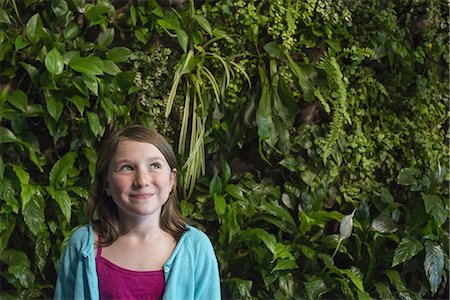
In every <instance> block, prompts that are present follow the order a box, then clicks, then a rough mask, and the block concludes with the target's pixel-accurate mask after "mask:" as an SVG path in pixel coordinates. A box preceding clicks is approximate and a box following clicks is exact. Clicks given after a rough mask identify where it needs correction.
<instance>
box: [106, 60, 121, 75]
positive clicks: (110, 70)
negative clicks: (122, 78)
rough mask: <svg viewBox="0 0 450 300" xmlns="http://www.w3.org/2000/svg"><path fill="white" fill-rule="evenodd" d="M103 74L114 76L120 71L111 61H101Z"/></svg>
mask: <svg viewBox="0 0 450 300" xmlns="http://www.w3.org/2000/svg"><path fill="white" fill-rule="evenodd" d="M103 72H105V73H106V74H109V75H113V76H114V75H117V74H118V73H120V72H121V70H120V68H119V67H118V66H117V65H116V64H115V63H114V62H113V61H111V60H103Z"/></svg>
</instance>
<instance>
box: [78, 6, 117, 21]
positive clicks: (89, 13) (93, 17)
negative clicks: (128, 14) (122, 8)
mask: <svg viewBox="0 0 450 300" xmlns="http://www.w3.org/2000/svg"><path fill="white" fill-rule="evenodd" d="M84 11H85V16H86V18H87V19H88V20H89V24H90V25H91V26H94V25H99V24H103V25H106V23H107V22H108V17H109V16H111V15H112V14H114V6H113V5H112V4H111V3H109V2H99V3H97V4H91V3H88V4H86V6H85V7H84Z"/></svg>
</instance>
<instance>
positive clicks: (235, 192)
mask: <svg viewBox="0 0 450 300" xmlns="http://www.w3.org/2000/svg"><path fill="white" fill-rule="evenodd" d="M225 190H226V191H227V193H228V194H230V196H231V197H233V198H234V199H239V200H244V193H243V192H242V188H241V187H240V186H239V185H236V184H229V185H227V187H226V188H225Z"/></svg>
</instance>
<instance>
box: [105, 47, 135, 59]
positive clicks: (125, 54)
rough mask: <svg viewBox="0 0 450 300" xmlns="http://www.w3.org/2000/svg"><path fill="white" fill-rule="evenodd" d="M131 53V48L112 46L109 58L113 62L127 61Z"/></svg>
mask: <svg viewBox="0 0 450 300" xmlns="http://www.w3.org/2000/svg"><path fill="white" fill-rule="evenodd" d="M130 55H131V50H130V49H128V48H125V47H116V48H112V49H111V50H110V51H109V52H108V55H107V58H108V59H109V60H111V61H113V62H124V61H127V60H128V58H129V57H130Z"/></svg>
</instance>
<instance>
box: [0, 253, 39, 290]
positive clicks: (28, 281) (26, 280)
mask: <svg viewBox="0 0 450 300" xmlns="http://www.w3.org/2000/svg"><path fill="white" fill-rule="evenodd" d="M0 261H2V262H3V263H5V264H6V265H7V266H8V273H10V274H11V275H12V276H13V277H14V278H15V279H16V280H17V281H19V283H20V285H19V286H20V287H21V288H32V287H33V286H34V281H35V277H34V274H33V273H32V272H31V270H30V267H31V263H30V260H29V259H28V256H27V255H26V253H25V252H23V251H18V250H13V249H5V250H4V251H2V252H1V254H0ZM2 273H3V271H2Z"/></svg>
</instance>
